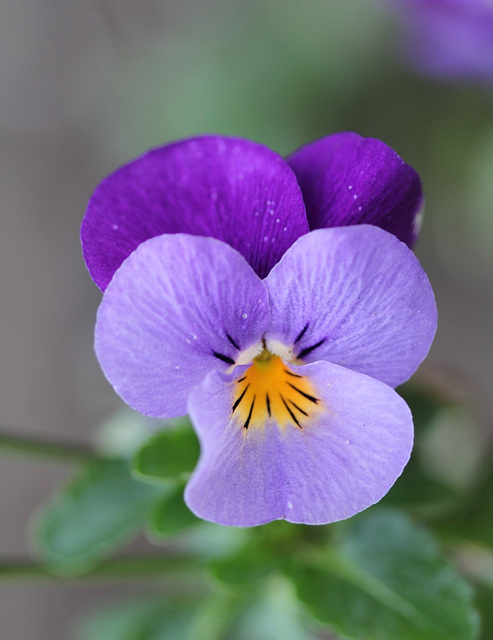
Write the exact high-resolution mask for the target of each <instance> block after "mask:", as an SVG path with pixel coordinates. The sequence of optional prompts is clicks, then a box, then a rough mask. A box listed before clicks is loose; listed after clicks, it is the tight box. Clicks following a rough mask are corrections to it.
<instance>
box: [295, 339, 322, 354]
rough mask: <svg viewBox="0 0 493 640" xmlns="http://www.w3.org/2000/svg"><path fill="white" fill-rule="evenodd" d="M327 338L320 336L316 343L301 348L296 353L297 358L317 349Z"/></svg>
mask: <svg viewBox="0 0 493 640" xmlns="http://www.w3.org/2000/svg"><path fill="white" fill-rule="evenodd" d="M326 339H327V338H322V340H319V341H318V342H317V343H316V344H312V346H311V347H306V348H305V349H302V350H301V351H300V352H299V353H298V356H297V357H298V358H304V357H305V356H307V355H308V354H309V353H311V352H312V351H315V349H317V348H318V347H319V346H320V345H321V344H323V343H324V342H325V340H326Z"/></svg>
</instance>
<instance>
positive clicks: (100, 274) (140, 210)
mask: <svg viewBox="0 0 493 640" xmlns="http://www.w3.org/2000/svg"><path fill="white" fill-rule="evenodd" d="M307 231H308V222H307V220H306V214H305V206H304V203H303V198H302V195H301V191H300V188H299V186H298V183H297V181H296V177H295V175H294V173H293V172H292V170H291V169H290V167H289V166H288V165H287V163H286V162H285V160H283V158H281V156H280V155H278V154H277V153H275V152H274V151H271V150H270V149H268V148H267V147H265V146H263V145H261V144H257V143H255V142H251V141H250V140H244V139H241V138H229V137H225V136H203V137H200V138H191V139H189V140H181V141H178V142H175V143H173V144H169V145H165V146H163V147H159V148H157V149H153V150H151V151H149V152H148V153H146V154H144V155H143V156H141V157H140V158H137V159H136V160H134V161H133V162H130V163H129V164H127V165H125V166H123V167H121V168H120V169H118V170H117V171H115V172H114V173H112V174H111V175H109V176H108V177H107V178H106V179H105V180H103V181H102V182H101V184H100V185H99V186H98V187H97V189H96V191H95V192H94V194H93V196H92V198H91V200H90V202H89V205H88V208H87V212H86V215H85V217H84V220H83V222H82V226H81V240H82V249H83V253H84V258H85V260H86V264H87V267H88V269H89V273H90V274H91V277H92V278H93V280H94V281H95V282H96V284H97V285H98V286H99V287H100V288H101V289H102V290H104V289H105V288H106V286H107V284H108V282H109V281H110V280H111V278H112V276H113V273H114V272H115V271H116V269H117V268H118V267H119V265H120V264H121V263H122V261H123V260H124V259H125V258H126V257H127V256H128V255H129V254H130V253H131V252H132V251H134V249H136V248H137V247H138V245H139V244H140V243H141V242H144V241H145V240H147V239H148V238H152V237H154V236H158V235H161V234H163V233H189V234H192V235H200V236H209V237H212V238H217V239H219V240H223V241H224V242H227V243H228V244H230V245H231V246H232V247H234V248H235V249H237V250H238V251H239V252H240V253H241V254H242V255H243V256H244V257H245V258H246V260H247V261H248V263H249V264H251V265H252V267H253V268H254V270H255V271H256V272H257V273H258V274H259V275H260V276H261V277H264V276H265V275H267V273H268V272H269V270H270V269H271V267H272V266H273V265H274V264H275V263H276V262H277V261H278V260H279V259H280V257H281V256H282V254H283V253H284V252H285V251H286V249H288V247H290V246H291V245H292V243H293V242H294V241H295V240H296V238H298V237H299V236H300V235H302V234H304V233H307Z"/></svg>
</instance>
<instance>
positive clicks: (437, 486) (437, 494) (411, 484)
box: [384, 459, 459, 508]
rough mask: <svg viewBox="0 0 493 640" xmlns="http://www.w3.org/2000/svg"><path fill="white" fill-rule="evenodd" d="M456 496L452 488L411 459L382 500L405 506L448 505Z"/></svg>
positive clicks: (455, 499) (454, 500) (457, 495)
mask: <svg viewBox="0 0 493 640" xmlns="http://www.w3.org/2000/svg"><path fill="white" fill-rule="evenodd" d="M458 497H459V494H458V492H457V491H456V490H455V489H454V488H452V487H451V486H449V485H447V484H445V483H444V482H441V481H440V480H437V479H436V478H433V477H432V476H430V474H429V473H428V472H427V471H425V470H424V469H422V468H421V467H420V466H419V464H418V463H417V462H416V461H413V460H412V459H411V461H410V463H409V464H408V465H407V467H406V468H405V469H404V472H403V474H402V475H401V476H400V477H399V478H398V479H397V482H396V483H395V484H394V486H393V487H392V489H391V490H390V491H389V493H388V494H387V495H386V496H385V498H384V500H385V503H387V504H392V505H397V506H400V507H406V508H416V507H417V508H420V507H442V506H446V507H448V506H450V505H452V504H454V502H456V501H457V499H458Z"/></svg>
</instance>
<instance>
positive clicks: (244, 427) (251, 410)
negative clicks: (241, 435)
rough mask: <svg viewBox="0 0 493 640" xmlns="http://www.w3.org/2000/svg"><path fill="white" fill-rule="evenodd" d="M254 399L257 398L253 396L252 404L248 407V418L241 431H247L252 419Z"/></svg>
mask: <svg viewBox="0 0 493 640" xmlns="http://www.w3.org/2000/svg"><path fill="white" fill-rule="evenodd" d="M256 397H257V396H253V400H252V404H251V406H250V412H249V414H248V418H247V419H246V422H245V424H244V425H243V429H248V425H249V424H250V420H251V419H252V413H253V405H254V404H255V398H256Z"/></svg>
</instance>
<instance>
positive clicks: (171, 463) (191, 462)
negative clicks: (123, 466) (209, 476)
mask: <svg viewBox="0 0 493 640" xmlns="http://www.w3.org/2000/svg"><path fill="white" fill-rule="evenodd" d="M199 452H200V449H199V441H198V439H197V436H196V435H195V432H194V430H193V428H192V426H191V424H190V422H189V421H188V419H181V424H180V426H178V427H177V428H170V429H166V430H164V431H159V432H158V433H155V434H154V435H153V436H152V438H150V440H148V441H147V442H146V444H145V445H144V446H143V447H141V449H139V451H137V453H136V455H135V457H134V459H133V469H132V471H133V473H134V475H135V476H136V477H138V478H140V479H143V480H150V481H156V480H157V481H160V480H175V479H177V478H179V477H181V476H183V475H184V474H188V473H190V472H191V471H193V469H194V468H195V465H196V464H197V460H198V457H199Z"/></svg>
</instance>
